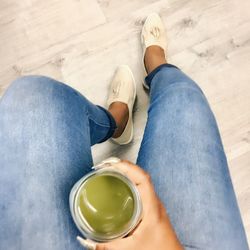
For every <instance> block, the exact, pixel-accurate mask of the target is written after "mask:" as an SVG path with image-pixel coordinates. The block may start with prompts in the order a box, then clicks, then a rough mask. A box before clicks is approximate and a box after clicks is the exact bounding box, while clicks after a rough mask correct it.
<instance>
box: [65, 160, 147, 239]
mask: <svg viewBox="0 0 250 250" xmlns="http://www.w3.org/2000/svg"><path fill="white" fill-rule="evenodd" d="M118 160H119V159H118V158H114V157H112V158H109V159H107V160H104V161H102V163H101V168H100V169H96V166H94V168H95V169H96V170H94V171H92V172H90V173H88V174H87V175H85V176H83V177H82V178H81V179H80V180H79V181H78V182H77V183H76V184H75V185H74V186H73V188H72V189H71V192H70V196H69V204H70V212H71V215H72V217H73V219H74V222H75V224H76V226H77V227H78V229H79V231H80V232H81V233H82V235H83V236H84V238H87V239H91V240H93V241H97V242H106V241H111V240H114V239H117V238H122V237H124V236H126V235H127V234H128V233H129V232H131V231H132V230H133V229H134V228H135V227H136V226H137V224H138V223H139V221H140V219H141V214H142V204H141V199H140V195H139V192H138V190H137V188H136V186H135V185H134V184H133V183H132V182H131V181H130V180H129V179H128V178H127V176H126V175H124V174H123V173H121V172H120V171H118V170H117V169H115V168H112V167H111V166H110V165H109V163H110V162H114V161H115V162H118ZM98 166H100V165H98Z"/></svg>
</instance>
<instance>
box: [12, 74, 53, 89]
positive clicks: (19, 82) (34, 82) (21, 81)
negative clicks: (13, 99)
mask: <svg viewBox="0 0 250 250" xmlns="http://www.w3.org/2000/svg"><path fill="white" fill-rule="evenodd" d="M53 82H56V80H53V79H52V78H49V77H47V76H41V75H37V76H36V75H30V76H21V77H19V78H17V79H16V80H14V81H13V82H12V83H11V85H10V87H9V88H10V89H11V90H15V89H20V88H21V89H25V90H29V89H33V88H37V87H38V86H41V84H43V86H44V84H46V85H48V84H49V85H51V84H53Z"/></svg>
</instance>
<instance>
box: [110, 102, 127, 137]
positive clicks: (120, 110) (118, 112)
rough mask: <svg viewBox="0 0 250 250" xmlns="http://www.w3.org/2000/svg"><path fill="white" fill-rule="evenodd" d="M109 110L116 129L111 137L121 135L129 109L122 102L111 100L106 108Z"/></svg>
mask: <svg viewBox="0 0 250 250" xmlns="http://www.w3.org/2000/svg"><path fill="white" fill-rule="evenodd" d="M108 110H109V112H110V113H111V115H112V116H113V118H114V119H115V122H116V126H117V128H116V130H115V132H114V134H113V135H112V137H113V138H117V137H119V136H121V134H122V133H123V131H124V129H125V127H126V125H127V121H128V117H129V110H128V105H127V104H125V103H122V102H113V103H111V105H110V106H109V108H108Z"/></svg>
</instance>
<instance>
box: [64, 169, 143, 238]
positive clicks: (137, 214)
mask: <svg viewBox="0 0 250 250" xmlns="http://www.w3.org/2000/svg"><path fill="white" fill-rule="evenodd" d="M95 175H111V176H115V177H117V178H119V179H120V180H122V181H123V182H124V183H125V184H127V185H128V187H129V188H130V190H131V193H132V195H133V198H134V211H133V216H132V217H131V219H130V221H129V223H128V226H127V228H126V230H124V231H122V232H119V233H117V234H113V235H108V236H107V235H101V234H98V233H95V232H94V231H91V229H90V228H89V226H88V225H87V222H84V218H82V214H81V215H80V214H79V211H78V209H77V199H78V197H79V194H80V191H81V188H82V186H83V185H84V183H85V182H86V181H87V180H88V179H89V178H91V177H92V176H95ZM69 202H70V212H71V215H72V217H73V220H74V222H75V224H76V226H77V228H78V229H79V230H80V232H81V233H82V235H83V236H84V237H85V238H86V239H91V240H93V241H96V242H107V241H112V240H114V239H117V238H122V237H124V236H126V235H127V234H129V232H131V231H132V230H133V229H134V228H135V227H136V226H137V224H138V223H139V221H140V220H141V215H142V202H141V198H140V194H139V191H138V189H137V187H136V186H135V185H134V183H133V182H132V181H131V180H130V179H129V178H128V177H127V176H126V175H124V173H122V172H120V171H119V170H117V169H114V168H112V167H103V168H101V169H98V170H94V171H91V172H90V173H88V174H86V175H84V176H83V177H82V178H81V179H80V180H79V181H78V182H77V183H76V184H75V185H74V186H73V188H72V189H71V192H70V197H69Z"/></svg>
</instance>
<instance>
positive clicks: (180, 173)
mask: <svg viewBox="0 0 250 250" xmlns="http://www.w3.org/2000/svg"><path fill="white" fill-rule="evenodd" d="M146 81H147V83H148V85H150V106H149V109H148V120H147V125H146V129H145V132H144V136H143V141H142V144H141V147H140V151H139V155H138V160H137V164H139V165H140V166H141V167H142V168H144V169H145V170H146V171H148V172H149V173H150V175H151V176H152V180H153V183H154V186H155V189H156V191H157V193H158V195H159V197H160V198H161V200H162V202H163V203H164V205H165V207H166V209H167V212H168V214H169V216H170V219H171V222H172V224H173V226H174V228H175V231H176V233H177V235H178V237H179V239H180V241H181V243H182V244H183V246H184V247H185V248H186V249H211V250H246V249H248V246H247V241H246V236H245V232H244V228H243V225H242V220H241V216H240V213H239V209H238V205H237V201H236V198H235V194H234V190H233V186H232V182H231V178H230V174H229V170H228V165H227V160H226V157H225V153H224V150H223V146H222V143H221V139H220V135H219V131H218V128H217V125H216V121H215V118H214V115H213V113H212V112H211V109H210V107H209V105H208V102H207V100H206V98H205V96H204V94H203V93H202V91H201V89H200V88H199V87H198V86H197V84H196V83H195V82H193V81H192V80H191V79H190V78H188V77H187V76H186V75H185V74H184V73H182V72H181V71H180V70H179V69H177V68H176V67H174V66H172V65H167V64H165V65H162V66H160V67H158V68H157V69H155V70H154V71H153V72H152V73H151V74H150V75H149V76H148V77H147V78H146ZM115 128H116V125H115V121H114V119H113V118H112V116H111V114H110V113H109V112H108V111H106V110H105V109H103V108H101V107H99V106H96V105H94V104H92V103H91V102H89V101H88V100H87V99H86V98H85V97H83V96H82V95H81V94H80V93H78V92H77V91H76V90H74V89H72V88H71V87H69V86H67V85H65V84H63V83H60V82H58V81H55V80H53V79H51V78H48V77H43V76H27V77H22V78H19V79H17V80H16V81H14V82H13V83H12V85H11V86H10V88H9V89H8V90H7V92H6V93H5V95H4V96H3V97H2V99H1V102H0V142H1V144H0V249H1V250H12V249H15V250H17V249H20V250H40V249H41V250H44V249H46V250H77V249H82V247H81V246H80V245H79V244H78V242H77V241H76V236H77V235H78V234H79V232H78V230H77V228H76V226H75V225H74V223H73V220H72V218H71V215H70V211H69V202H68V197H69V192H70V190H71V188H72V186H73V185H74V183H75V182H76V181H77V180H78V179H80V178H81V177H82V176H83V175H84V174H86V173H87V172H89V171H90V170H91V169H90V167H91V166H92V156H91V145H94V144H96V143H100V142H102V141H105V140H107V139H108V138H109V137H110V136H111V135H112V133H113V132H114V129H115ZM152 230H154V229H153V228H152ZM117 250H119V249H117ZM131 250H136V249H131Z"/></svg>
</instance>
